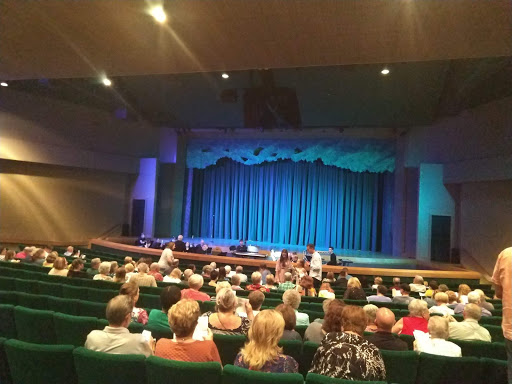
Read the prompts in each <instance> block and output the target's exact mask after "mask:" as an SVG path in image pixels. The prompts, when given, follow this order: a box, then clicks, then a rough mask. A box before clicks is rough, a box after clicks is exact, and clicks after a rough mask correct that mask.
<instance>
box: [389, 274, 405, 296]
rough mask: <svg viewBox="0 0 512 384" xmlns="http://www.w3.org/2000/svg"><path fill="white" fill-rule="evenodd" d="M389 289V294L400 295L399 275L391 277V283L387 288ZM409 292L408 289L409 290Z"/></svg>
mask: <svg viewBox="0 0 512 384" xmlns="http://www.w3.org/2000/svg"><path fill="white" fill-rule="evenodd" d="M389 289H391V296H392V297H395V296H400V295H401V291H400V289H401V284H400V278H399V277H393V285H392V286H391V287H390V288H389ZM409 292H410V290H409Z"/></svg>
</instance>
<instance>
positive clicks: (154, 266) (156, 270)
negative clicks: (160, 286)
mask: <svg viewBox="0 0 512 384" xmlns="http://www.w3.org/2000/svg"><path fill="white" fill-rule="evenodd" d="M148 274H150V275H151V276H153V277H154V278H155V281H164V277H163V276H162V274H161V273H160V265H159V264H158V263H151V265H150V266H149V272H148Z"/></svg>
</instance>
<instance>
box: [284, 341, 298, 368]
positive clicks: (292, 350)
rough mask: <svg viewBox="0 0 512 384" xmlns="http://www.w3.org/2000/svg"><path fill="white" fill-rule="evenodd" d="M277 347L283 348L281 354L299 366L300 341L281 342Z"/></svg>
mask: <svg viewBox="0 0 512 384" xmlns="http://www.w3.org/2000/svg"><path fill="white" fill-rule="evenodd" d="M279 346H280V347H283V353H284V354H285V355H289V356H291V357H293V358H294V359H295V361H297V363H299V364H300V360H301V358H302V341H300V340H281V341H279Z"/></svg>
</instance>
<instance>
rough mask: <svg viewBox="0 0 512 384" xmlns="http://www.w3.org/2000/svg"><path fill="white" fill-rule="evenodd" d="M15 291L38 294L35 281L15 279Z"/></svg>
mask: <svg viewBox="0 0 512 384" xmlns="http://www.w3.org/2000/svg"><path fill="white" fill-rule="evenodd" d="M15 285H16V290H17V291H18V292H25V293H36V294H37V293H38V292H39V291H38V289H39V288H38V285H37V280H35V279H34V280H28V279H15Z"/></svg>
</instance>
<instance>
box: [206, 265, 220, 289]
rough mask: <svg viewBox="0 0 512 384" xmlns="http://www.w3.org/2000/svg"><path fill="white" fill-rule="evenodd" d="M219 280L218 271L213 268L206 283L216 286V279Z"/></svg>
mask: <svg viewBox="0 0 512 384" xmlns="http://www.w3.org/2000/svg"><path fill="white" fill-rule="evenodd" d="M218 280H219V272H218V271H217V270H215V269H214V270H213V271H211V273H210V281H209V282H208V285H209V286H210V287H216V286H217V281H218Z"/></svg>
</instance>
